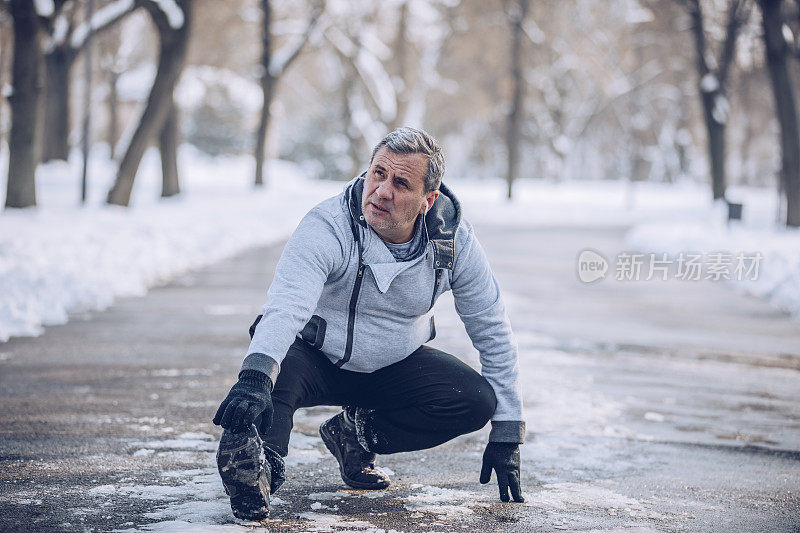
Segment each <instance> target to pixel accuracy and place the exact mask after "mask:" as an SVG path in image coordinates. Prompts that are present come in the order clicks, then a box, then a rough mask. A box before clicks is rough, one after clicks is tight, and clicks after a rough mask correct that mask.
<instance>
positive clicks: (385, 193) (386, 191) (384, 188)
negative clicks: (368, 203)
mask: <svg viewBox="0 0 800 533" xmlns="http://www.w3.org/2000/svg"><path fill="white" fill-rule="evenodd" d="M375 192H376V194H377V195H378V198H380V199H382V200H383V199H386V200H390V199H391V198H392V191H391V188H390V187H389V186H388V185H387V184H386V181H383V182H381V184H380V185H378V188H377V189H376V191H375Z"/></svg>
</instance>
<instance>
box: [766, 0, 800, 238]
mask: <svg viewBox="0 0 800 533" xmlns="http://www.w3.org/2000/svg"><path fill="white" fill-rule="evenodd" d="M759 5H760V7H761V15H762V17H761V18H762V25H763V30H764V48H765V51H766V58H767V67H768V68H769V75H770V79H771V80H772V94H773V96H774V98H775V111H776V113H777V115H778V123H779V124H780V130H781V173H780V177H781V179H780V181H781V185H782V187H783V190H784V192H785V194H786V225H787V226H791V227H798V226H800V128H798V123H797V106H796V104H795V101H794V92H793V87H792V80H791V78H790V74H789V68H788V67H789V65H788V62H787V55H788V48H787V46H786V41H785V40H784V38H783V33H782V30H781V28H782V26H783V19H782V17H781V1H780V0H759Z"/></svg>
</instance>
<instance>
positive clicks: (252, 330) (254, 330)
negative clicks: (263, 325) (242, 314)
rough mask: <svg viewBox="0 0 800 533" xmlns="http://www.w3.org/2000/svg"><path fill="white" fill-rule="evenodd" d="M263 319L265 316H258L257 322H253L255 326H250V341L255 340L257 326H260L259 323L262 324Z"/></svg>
mask: <svg viewBox="0 0 800 533" xmlns="http://www.w3.org/2000/svg"><path fill="white" fill-rule="evenodd" d="M263 317H264V315H258V316H257V317H256V321H255V322H253V325H252V326H250V330H249V331H250V340H253V335H255V334H256V326H257V325H258V323H259V322H261V319H262V318H263Z"/></svg>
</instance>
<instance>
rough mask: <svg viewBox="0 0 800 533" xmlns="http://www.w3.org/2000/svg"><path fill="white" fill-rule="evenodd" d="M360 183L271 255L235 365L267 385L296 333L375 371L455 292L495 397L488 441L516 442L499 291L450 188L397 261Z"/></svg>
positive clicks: (509, 351)
mask: <svg viewBox="0 0 800 533" xmlns="http://www.w3.org/2000/svg"><path fill="white" fill-rule="evenodd" d="M363 187H364V182H363V180H362V179H360V178H355V179H354V180H352V181H351V182H350V183H348V184H347V186H346V188H345V190H344V192H342V193H341V194H339V195H337V196H334V197H333V198H329V199H327V200H325V201H323V202H322V203H320V204H318V205H317V206H316V207H314V208H313V209H312V210H311V211H309V212H308V214H306V216H305V217H304V218H303V220H302V221H300V224H299V225H298V226H297V229H296V230H295V231H294V233H293V234H292V236H291V238H290V239H289V241H288V242H287V243H286V247H285V248H284V250H283V253H282V254H281V258H280V260H279V261H278V265H277V267H276V269H275V277H274V279H273V281H272V285H270V288H269V291H268V293H267V303H266V304H265V305H264V307H263V309H262V311H263V317H262V319H261V320H260V321H259V322H258V323H257V324H256V325H255V329H254V331H251V334H252V336H253V338H252V341H251V343H250V348H249V350H248V355H247V356H246V357H245V359H244V362H243V363H242V369H243V370H244V369H254V370H259V371H261V372H264V373H266V374H267V375H269V376H270V378H271V379H272V382H273V383H274V382H275V380H276V378H277V376H278V373H279V371H280V363H281V361H282V360H283V358H284V357H285V355H286V352H287V351H288V349H289V346H290V345H291V344H292V342H294V340H295V338H296V337H300V338H302V339H304V340H306V341H307V342H309V343H311V344H313V345H314V346H315V347H316V348H318V349H320V350H321V351H322V352H323V353H324V354H325V355H326V356H327V357H328V359H330V360H331V362H333V363H334V364H335V365H336V366H338V367H340V368H342V369H344V370H351V371H355V372H373V371H375V370H377V369H379V368H383V367H385V366H388V365H391V364H393V363H396V362H397V361H400V360H402V359H404V358H405V357H407V356H408V355H409V354H411V353H412V352H413V351H414V350H416V349H417V348H419V347H420V346H421V345H422V344H423V343H425V342H428V341H429V340H431V339H432V338H433V337H434V336H435V334H436V330H435V326H434V321H433V311H432V307H433V304H434V303H435V302H436V299H437V298H438V297H439V296H440V295H441V294H442V293H444V292H445V291H448V290H452V291H453V297H454V300H455V308H456V312H457V313H458V315H459V316H460V317H461V320H462V321H463V322H464V326H465V327H466V330H467V334H468V335H469V337H470V339H471V340H472V344H473V346H475V348H476V349H477V350H478V352H479V354H480V362H481V374H482V375H483V377H484V378H486V380H487V381H488V382H489V383H490V384H491V385H492V388H493V389H494V392H495V396H496V397H497V408H496V409H495V413H494V415H493V416H492V431H491V433H490V436H489V440H490V441H496V442H523V438H524V435H525V423H524V422H523V421H522V402H521V399H520V394H519V380H518V373H519V367H518V363H517V345H516V342H515V340H514V337H513V333H512V332H511V325H510V323H509V320H508V316H507V314H506V311H505V306H504V304H503V300H502V298H501V296H500V288H499V287H498V285H497V281H496V280H495V278H494V275H493V274H492V271H491V268H490V267H489V263H488V261H487V260H486V256H485V255H484V252H483V249H482V248H481V245H480V243H478V239H477V238H476V237H475V234H474V233H473V230H472V226H471V225H470V224H469V223H468V222H467V221H466V220H463V219H462V218H461V206H460V204H459V202H458V200H457V199H456V197H455V195H454V194H453V193H452V191H450V189H448V188H447V187H446V186H445V185H444V184H442V185H441V187H440V189H439V191H440V193H441V194H440V196H439V198H438V199H437V200H436V202H434V204H433V207H432V208H431V210H430V211H429V212H428V213H427V215H426V216H425V218H424V222H425V225H424V230H425V238H426V241H427V242H426V248H425V250H426V251H425V253H423V254H421V255H419V256H418V257H416V258H414V259H411V260H410V261H396V260H395V258H394V257H393V256H392V254H391V252H390V251H389V249H388V248H387V247H386V245H385V244H384V242H383V241H382V240H381V239H380V237H378V235H377V234H376V233H375V232H374V231H372V230H371V229H370V228H369V227H368V226H367V224H366V222H365V221H364V216H363V214H362V211H361V198H362V193H363ZM359 255H361V257H362V258H363V261H361V262H360V261H359Z"/></svg>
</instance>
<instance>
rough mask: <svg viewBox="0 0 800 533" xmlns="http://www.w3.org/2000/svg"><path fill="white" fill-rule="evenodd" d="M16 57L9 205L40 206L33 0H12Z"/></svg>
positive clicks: (38, 63)
mask: <svg viewBox="0 0 800 533" xmlns="http://www.w3.org/2000/svg"><path fill="white" fill-rule="evenodd" d="M10 11H11V16H12V17H13V20H14V60H13V63H12V67H11V77H12V84H13V87H14V92H13V94H12V96H11V98H10V99H9V100H10V103H11V132H10V135H9V141H8V148H9V161H8V183H7V192H6V204H5V206H6V207H30V206H34V205H36V181H35V177H36V164H37V162H38V155H39V154H38V153H37V152H38V143H39V139H38V135H37V134H38V130H37V128H38V127H39V125H40V119H39V112H40V105H39V104H40V95H41V90H42V49H41V40H40V34H39V32H40V29H39V21H38V20H37V15H36V12H35V11H34V9H33V2H31V1H30V0H12V1H11V3H10Z"/></svg>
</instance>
